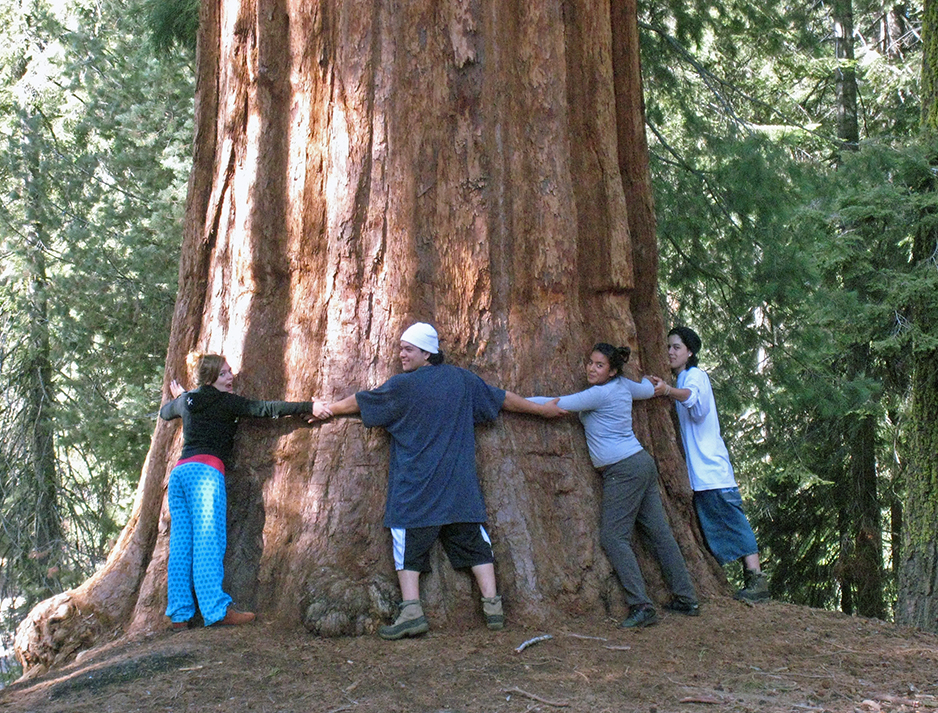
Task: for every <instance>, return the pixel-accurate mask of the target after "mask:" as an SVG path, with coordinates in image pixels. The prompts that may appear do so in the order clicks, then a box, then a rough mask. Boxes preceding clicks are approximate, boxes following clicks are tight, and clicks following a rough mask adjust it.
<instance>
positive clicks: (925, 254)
mask: <svg viewBox="0 0 938 713" xmlns="http://www.w3.org/2000/svg"><path fill="white" fill-rule="evenodd" d="M922 46H923V48H924V51H923V54H922V131H923V133H924V134H925V135H926V137H928V138H931V139H933V138H934V137H935V136H936V135H938V92H936V88H938V2H935V0H926V1H925V4H924V7H923V13H922ZM932 160H933V161H934V159H932ZM932 190H934V187H933V186H932ZM936 246H938V231H936V230H935V229H934V228H931V229H925V228H923V229H921V230H920V231H919V232H918V234H917V235H916V236H915V242H914V245H913V250H912V262H913V265H914V266H916V267H917V268H924V269H925V270H928V271H929V272H930V271H931V270H932V269H933V265H932V256H933V255H934V252H935V249H936ZM915 317H916V318H917V319H918V320H925V319H928V320H930V321H933V320H931V315H929V314H926V313H924V310H922V309H918V310H916V313H915ZM936 407H938V350H936V349H934V348H932V347H929V346H927V345H924V348H922V347H920V348H919V349H917V350H916V352H915V353H914V355H913V364H912V409H911V420H912V439H911V440H912V452H911V456H912V457H911V458H910V465H909V468H908V471H907V475H906V492H905V499H904V507H903V512H902V525H903V529H902V550H901V558H899V563H900V569H899V597H898V602H897V603H896V623H898V624H903V625H906V626H917V627H920V628H922V629H925V630H926V631H938V596H936V592H938V545H936V542H938V450H936V449H938V424H936V421H935V413H936V411H935V409H936Z"/></svg>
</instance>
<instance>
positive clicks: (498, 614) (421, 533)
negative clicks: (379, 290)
mask: <svg viewBox="0 0 938 713" xmlns="http://www.w3.org/2000/svg"><path fill="white" fill-rule="evenodd" d="M400 359H401V366H402V368H403V372H404V373H402V374H398V375H396V376H392V377H391V378H390V379H388V380H387V381H386V382H385V383H384V384H382V385H381V386H379V387H378V388H377V389H373V390H371V391H359V392H358V393H356V394H353V395H352V396H348V397H346V398H345V399H343V400H341V401H337V402H335V403H332V404H329V405H328V406H323V405H322V404H316V406H317V407H318V408H317V412H316V413H315V414H314V415H315V416H316V417H317V418H320V419H326V418H329V417H330V416H339V415H347V414H356V413H360V414H361V418H362V422H363V423H364V425H365V426H366V427H367V428H374V427H377V426H381V427H383V428H385V429H386V430H387V432H388V433H389V434H390V436H391V452H390V464H389V475H388V499H387V505H386V507H385V516H384V525H385V527H389V528H390V529H391V535H392V538H393V542H394V567H395V569H396V571H397V576H398V582H399V584H400V587H401V599H402V602H401V608H400V615H399V616H398V618H397V620H396V621H395V622H394V624H392V625H390V626H383V627H381V629H380V630H379V631H378V634H379V636H381V638H383V639H401V638H404V637H406V636H418V635H420V634H423V633H425V632H426V631H427V630H428V629H429V628H430V627H429V624H428V622H427V619H426V617H425V616H424V613H423V608H422V606H421V604H420V585H419V580H420V573H421V572H427V571H429V569H430V566H429V554H430V549H431V547H432V546H433V543H434V542H435V541H436V540H437V539H440V541H441V542H442V544H443V549H444V550H445V551H446V554H447V556H448V557H449V560H450V562H451V563H452V565H453V567H455V568H469V569H471V571H472V574H473V576H474V577H475V580H476V582H477V583H478V585H479V589H480V591H481V593H482V611H483V614H484V616H485V620H486V624H487V626H488V628H489V629H495V630H497V629H501V628H503V627H504V623H505V617H504V612H503V610H502V600H501V597H500V596H499V595H498V592H497V589H496V584H495V565H494V556H493V553H492V544H491V541H490V539H489V536H488V533H487V532H486V530H485V522H486V520H487V516H486V512H485V501H484V499H483V497H482V490H481V488H480V486H479V479H478V476H477V475H476V467H475V424H477V423H483V422H485V421H491V420H494V419H495V418H496V417H497V416H498V413H499V411H501V410H502V409H505V410H508V411H517V412H521V413H529V414H534V415H538V416H542V417H544V418H552V417H554V416H560V415H563V414H564V413H566V412H565V411H563V410H562V409H560V408H559V407H558V406H557V403H556V399H555V400H554V401H552V402H549V403H545V404H535V403H532V402H530V401H527V400H526V399H523V398H521V397H520V396H518V395H517V394H514V393H512V392H510V391H504V390H503V389H499V388H496V387H494V386H489V385H488V384H486V383H485V382H484V381H483V380H482V379H480V378H479V377H478V376H476V375H475V374H473V373H472V372H470V371H467V370H465V369H460V368H458V367H455V366H452V365H449V364H444V363H443V361H444V360H443V353H442V352H441V351H440V345H439V338H438V336H437V332H436V330H435V329H434V328H433V327H432V326H431V325H429V324H426V323H424V322H418V323H416V324H413V325H411V326H410V327H408V328H407V329H406V330H405V331H404V333H403V334H402V335H401V351H400Z"/></svg>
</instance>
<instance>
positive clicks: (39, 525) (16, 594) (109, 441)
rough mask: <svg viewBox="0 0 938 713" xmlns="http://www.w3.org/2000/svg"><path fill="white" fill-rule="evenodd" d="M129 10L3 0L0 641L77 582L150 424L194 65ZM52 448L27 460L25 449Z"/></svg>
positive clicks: (134, 469)
mask: <svg viewBox="0 0 938 713" xmlns="http://www.w3.org/2000/svg"><path fill="white" fill-rule="evenodd" d="M139 9H140V8H139V7H134V6H131V7H128V6H127V5H126V4H123V3H119V2H116V0H104V1H103V2H97V3H82V2H80V1H76V2H73V3H69V4H66V5H64V6H56V7H54V8H53V7H52V6H49V5H46V4H45V3H43V2H42V1H41V0H33V1H32V2H26V3H20V2H6V3H4V4H3V7H2V8H0V13H2V15H3V20H4V25H3V30H2V32H3V34H4V42H3V46H4V48H5V49H3V51H2V53H0V106H2V108H3V111H2V113H0V131H2V145H0V251H2V255H3V267H2V271H0V312H2V313H3V319H2V326H0V330H2V331H0V386H2V401H0V516H2V519H3V522H4V529H3V532H2V533H0V600H2V602H3V616H4V621H5V622H6V624H5V626H4V627H3V628H4V629H7V630H8V629H9V628H10V627H11V625H12V624H14V623H15V622H16V621H17V620H18V618H19V616H21V614H22V613H23V612H24V611H26V610H28V609H29V608H30V607H31V606H32V605H33V604H34V603H35V602H36V601H38V600H39V599H41V598H44V597H46V596H49V595H50V594H52V593H55V592H58V591H61V590H63V589H65V588H68V587H70V586H74V585H76V584H78V583H80V582H81V581H83V580H84V579H85V578H86V577H87V576H88V575H89V574H90V573H91V572H92V571H93V569H94V567H95V566H96V565H97V564H99V563H100V562H101V561H102V559H103V557H104V556H105V555H106V554H107V552H108V550H109V549H110V543H111V541H112V540H113V538H115V537H116V535H117V533H118V532H119V530H120V528H121V527H122V526H123V523H124V520H125V517H126V513H127V509H128V507H129V505H130V503H131V498H132V494H133V490H134V487H135V485H136V482H137V480H138V478H139V473H140V469H141V467H142V464H143V460H144V458H145V455H146V452H147V449H148V447H149V441H150V435H151V433H152V429H153V422H154V417H155V414H154V413H153V404H154V403H156V402H158V400H159V396H158V395H159V393H160V387H161V383H162V365H163V359H164V358H165V349H166V341H167V338H168V334H169V324H170V319H171V316H172V308H173V304H174V297H175V291H176V274H177V264H178V248H179V244H180V241H181V220H182V214H183V210H184V202H185V189H186V181H187V178H188V171H189V166H190V156H189V154H190V151H189V144H190V141H191V136H192V95H193V87H192V68H191V66H190V64H189V59H188V58H187V57H185V56H181V55H178V54H173V53H167V54H164V55H162V56H160V57H155V56H154V55H153V53H152V50H151V49H150V46H149V44H148V43H147V42H141V38H146V37H147V36H148V33H149V28H148V27H146V26H144V25H142V24H141V20H140V17H141V16H142V13H140V12H138V10H139ZM42 429H46V431H47V432H45V433H41V434H40V435H42V437H44V438H45V439H46V446H45V450H44V451H43V453H44V454H45V455H46V456H48V460H47V461H44V462H43V465H42V467H39V466H38V465H37V459H36V456H35V455H34V454H33V452H34V451H35V450H36V449H35V447H33V446H32V445H31V444H33V443H34V441H35V440H36V438H37V431H41V430H42Z"/></svg>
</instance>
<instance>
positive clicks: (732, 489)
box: [651, 327, 769, 602]
mask: <svg viewBox="0 0 938 713" xmlns="http://www.w3.org/2000/svg"><path fill="white" fill-rule="evenodd" d="M700 347H701V341H700V337H699V336H698V335H697V333H696V332H695V331H694V330H693V329H691V328H690V327H675V328H674V329H672V330H671V331H670V332H669V333H668V362H669V365H670V367H671V372H672V373H673V374H674V376H675V386H672V385H670V384H668V383H667V382H665V381H664V380H662V379H660V378H658V377H651V379H652V380H653V381H654V384H655V395H656V396H665V397H668V398H671V399H673V400H674V403H675V406H676V408H677V418H678V422H679V423H680V426H681V439H682V441H683V442H684V454H685V457H686V459H687V474H688V476H689V477H690V485H691V488H692V489H693V491H694V509H695V510H696V511H697V517H698V519H699V520H700V527H701V530H702V531H703V534H704V538H705V539H706V541H707V547H709V549H710V551H711V552H712V553H713V556H714V557H716V558H717V561H718V562H719V563H720V564H721V565H722V564H727V563H729V562H733V561H735V560H739V561H740V562H741V563H742V565H743V574H744V577H745V586H744V587H743V588H742V589H740V590H739V591H738V592H736V595H735V596H736V599H740V600H743V601H749V602H757V601H762V600H764V599H768V598H769V588H768V582H767V580H766V577H765V574H764V573H763V572H762V568H761V566H760V564H759V547H758V545H757V544H756V536H755V534H754V533H753V531H752V526H751V525H750V524H749V520H748V519H747V518H746V514H745V513H744V512H743V507H742V496H741V495H740V493H739V487H738V485H737V483H736V476H735V475H734V473H733V465H732V464H731V463H730V455H729V452H728V451H727V449H726V444H725V443H724V442H723V437H722V436H721V435H720V420H719V417H718V416H717V407H716V402H715V401H714V399H713V389H712V388H711V386H710V377H708V376H707V372H705V371H703V370H702V369H700V368H699V367H698V366H697V361H698V360H697V355H698V354H699V352H700Z"/></svg>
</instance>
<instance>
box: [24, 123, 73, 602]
mask: <svg viewBox="0 0 938 713" xmlns="http://www.w3.org/2000/svg"><path fill="white" fill-rule="evenodd" d="M40 125H41V118H40V116H39V113H38V112H37V111H35V110H28V111H27V113H26V115H25V116H24V117H23V141H24V144H23V145H24V150H23V160H24V167H23V168H24V180H25V186H24V189H25V196H26V215H25V225H24V238H25V245H24V250H25V253H26V259H25V267H26V274H25V275H24V276H23V277H24V281H25V283H26V285H27V301H28V303H27V306H26V315H27V321H28V324H29V336H28V342H27V354H28V356H27V359H26V362H25V364H24V369H23V378H24V380H25V382H26V383H25V384H24V389H23V391H24V394H25V399H24V404H23V414H22V424H23V431H24V434H25V440H26V443H27V446H26V452H25V456H26V463H25V465H26V467H25V468H24V470H23V476H24V478H25V479H26V480H27V482H26V483H20V484H19V487H20V489H21V490H22V492H23V495H22V496H21V497H24V499H25V500H27V502H28V504H27V506H26V507H25V508H23V509H22V510H21V512H23V513H24V515H25V517H26V518H27V520H28V522H27V523H22V524H23V525H25V526H26V528H28V531H29V535H30V541H29V542H28V543H18V544H20V547H19V548H18V552H17V555H18V557H19V559H20V561H21V565H22V567H23V570H24V571H27V572H30V576H29V579H30V580H31V583H32V584H35V585H37V586H39V587H40V592H42V595H43V596H45V595H46V594H48V593H50V592H52V591H54V588H53V582H52V578H51V577H50V576H49V574H48V572H49V570H50V568H52V567H54V566H55V565H57V564H59V562H60V554H61V552H60V546H61V544H62V530H61V526H60V522H59V513H58V508H57V504H58V478H57V473H56V463H55V439H54V436H53V428H52V416H51V413H52V408H53V393H52V360H51V356H50V346H49V321H48V312H49V306H48V293H47V289H46V285H47V279H46V250H47V249H48V247H49V246H48V245H47V242H48V239H47V235H46V228H45V224H44V221H43V211H42V208H41V205H40V204H41V200H42V196H43V190H42V188H41V187H40V183H41V181H42V166H41V165H40V149H39V142H40V141H41V140H42V138H41V129H40Z"/></svg>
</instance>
